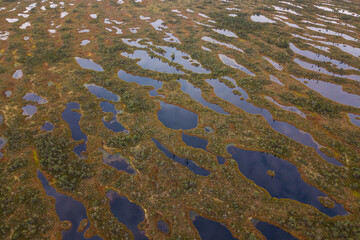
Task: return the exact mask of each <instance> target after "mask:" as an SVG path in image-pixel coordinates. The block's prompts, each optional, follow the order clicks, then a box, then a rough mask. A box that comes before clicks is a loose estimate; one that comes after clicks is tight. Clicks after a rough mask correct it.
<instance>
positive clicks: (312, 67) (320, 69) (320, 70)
mask: <svg viewBox="0 0 360 240" xmlns="http://www.w3.org/2000/svg"><path fill="white" fill-rule="evenodd" d="M294 62H295V63H297V64H299V65H300V66H301V67H302V68H305V69H307V70H310V71H314V72H318V73H323V74H326V75H330V76H334V77H339V78H347V79H351V80H355V81H358V82H360V75H355V74H352V75H341V74H337V73H333V72H329V71H328V70H327V69H325V68H323V67H320V66H318V65H315V64H311V63H308V62H305V61H302V60H300V59H298V58H295V59H294Z"/></svg>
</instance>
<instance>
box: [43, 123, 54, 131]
mask: <svg viewBox="0 0 360 240" xmlns="http://www.w3.org/2000/svg"><path fill="white" fill-rule="evenodd" d="M53 129H54V125H53V124H52V123H51V122H48V121H46V122H45V123H44V125H43V126H42V127H41V130H43V131H47V132H50V131H52V130H53Z"/></svg>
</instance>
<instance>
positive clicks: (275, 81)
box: [270, 75, 285, 86]
mask: <svg viewBox="0 0 360 240" xmlns="http://www.w3.org/2000/svg"><path fill="white" fill-rule="evenodd" d="M270 81H272V82H274V83H278V84H280V85H281V86H285V85H284V84H283V83H282V82H280V80H279V79H278V78H277V77H275V76H274V75H270Z"/></svg>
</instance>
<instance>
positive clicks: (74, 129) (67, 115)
mask: <svg viewBox="0 0 360 240" xmlns="http://www.w3.org/2000/svg"><path fill="white" fill-rule="evenodd" d="M74 109H80V104H78V103H76V102H69V103H68V104H66V108H65V110H64V111H63V113H62V114H61V117H62V118H63V119H64V120H65V121H66V122H67V123H68V124H69V127H70V130H71V136H72V138H73V139H74V140H75V141H80V140H84V143H82V144H80V145H78V146H76V147H75V148H74V152H75V153H76V154H77V155H78V156H79V157H81V153H82V152H84V151H86V142H87V137H86V135H85V134H84V133H83V132H82V131H81V129H80V124H79V123H80V118H81V114H80V113H78V112H74V111H72V110H74Z"/></svg>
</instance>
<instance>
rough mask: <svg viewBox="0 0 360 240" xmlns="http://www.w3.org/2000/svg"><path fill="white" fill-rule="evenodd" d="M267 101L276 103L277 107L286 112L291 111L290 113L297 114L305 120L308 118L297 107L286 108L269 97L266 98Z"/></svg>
mask: <svg viewBox="0 0 360 240" xmlns="http://www.w3.org/2000/svg"><path fill="white" fill-rule="evenodd" d="M265 99H266V100H268V101H270V102H272V103H274V104H275V105H276V106H278V107H280V108H282V109H284V110H285V111H289V112H294V113H296V114H297V115H299V116H300V117H303V118H306V114H305V113H303V112H302V111H300V109H298V108H297V107H294V106H284V105H282V104H280V103H278V102H277V101H275V100H274V99H273V98H272V97H269V96H265Z"/></svg>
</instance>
